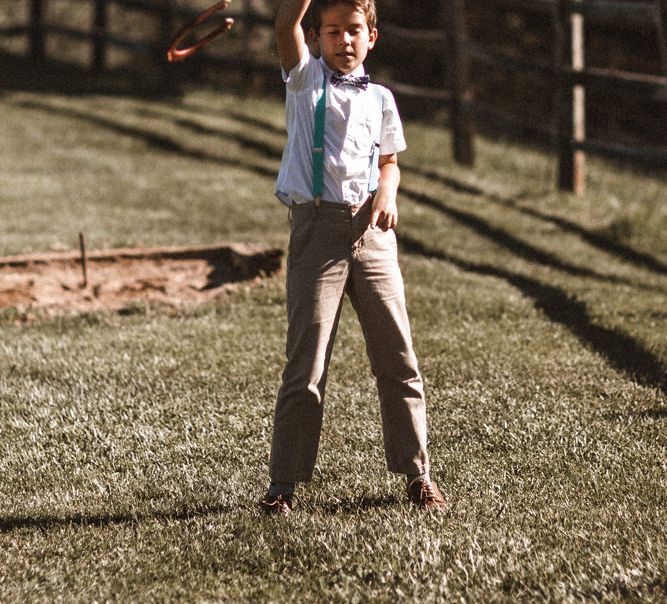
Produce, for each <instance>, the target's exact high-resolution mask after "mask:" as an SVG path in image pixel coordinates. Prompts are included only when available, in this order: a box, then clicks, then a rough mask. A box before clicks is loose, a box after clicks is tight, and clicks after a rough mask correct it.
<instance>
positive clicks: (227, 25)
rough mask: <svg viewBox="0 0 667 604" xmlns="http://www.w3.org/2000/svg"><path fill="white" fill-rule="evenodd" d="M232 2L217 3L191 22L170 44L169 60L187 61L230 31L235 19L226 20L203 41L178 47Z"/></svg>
mask: <svg viewBox="0 0 667 604" xmlns="http://www.w3.org/2000/svg"><path fill="white" fill-rule="evenodd" d="M230 2H231V0H222V2H216V3H215V4H214V5H213V6H211V7H210V8H207V9H206V10H205V11H204V12H203V13H201V14H200V15H199V16H198V17H197V18H196V19H195V20H194V21H192V22H190V23H189V24H188V25H186V26H185V27H184V28H183V29H181V30H180V31H179V32H178V33H177V34H176V35H175V36H174V39H173V40H172V41H171V43H170V44H169V49H168V50H167V60H168V61H169V62H170V63H175V62H176V61H182V60H183V59H187V58H188V57H191V56H192V55H193V54H195V53H196V52H197V51H198V50H199V49H200V48H203V47H204V46H206V45H207V44H208V43H209V42H211V41H212V40H213V39H214V38H217V37H218V36H219V35H220V34H221V33H223V32H226V31H229V30H230V29H231V27H232V25H233V24H234V19H231V18H228V19H225V22H224V23H223V24H222V25H220V26H219V27H216V28H215V29H214V30H213V31H212V32H210V33H209V34H207V35H206V36H204V37H203V38H202V39H201V40H199V41H198V42H196V43H195V44H193V45H192V46H188V47H187V48H180V49H179V48H178V45H179V44H180V43H181V42H182V41H183V39H184V38H185V37H186V36H187V35H188V34H189V33H190V32H191V31H192V30H193V29H194V28H195V27H197V26H198V25H201V24H202V23H204V22H205V21H207V20H208V19H209V17H211V16H212V15H214V14H215V13H217V12H220V11H223V10H225V9H226V8H227V7H228V6H229V3H230Z"/></svg>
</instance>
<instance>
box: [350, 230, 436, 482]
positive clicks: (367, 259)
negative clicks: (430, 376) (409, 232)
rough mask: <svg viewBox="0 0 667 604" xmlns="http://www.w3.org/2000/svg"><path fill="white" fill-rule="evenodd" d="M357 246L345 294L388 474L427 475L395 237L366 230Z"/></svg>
mask: <svg viewBox="0 0 667 604" xmlns="http://www.w3.org/2000/svg"><path fill="white" fill-rule="evenodd" d="M360 220H361V221H362V222H361V223H360V224H361V226H362V227H363V217H360ZM360 243H361V244H360V245H359V248H358V251H357V253H356V254H355V257H354V258H353V261H352V268H351V275H350V280H349V284H348V294H349V296H350V300H351V301H352V304H353V306H354V308H355V310H356V312H357V315H358V317H359V321H360V323H361V327H362V330H363V333H364V337H365V340H366V349H367V351H368V357H369V359H370V362H371V368H372V370H373V374H374V375H375V377H376V379H377V386H378V393H379V396H380V405H381V414H382V428H383V435H384V445H385V455H386V458H387V465H388V468H389V470H390V471H392V472H398V473H402V474H406V475H413V476H414V475H427V474H428V454H427V450H426V404H425V400H424V387H423V383H422V379H421V375H420V373H419V369H418V366H417V359H416V357H415V353H414V351H413V348H412V337H411V334H410V324H409V321H408V314H407V310H406V305H405V294H404V288H403V278H402V276H401V272H400V269H399V266H398V258H397V249H396V235H395V233H394V231H393V230H389V231H387V232H383V231H381V230H380V229H367V230H366V231H365V233H364V235H363V236H362V238H361V240H360Z"/></svg>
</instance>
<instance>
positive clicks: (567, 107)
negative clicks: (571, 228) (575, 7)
mask: <svg viewBox="0 0 667 604" xmlns="http://www.w3.org/2000/svg"><path fill="white" fill-rule="evenodd" d="M557 46H558V48H557V55H558V61H557V63H558V92H557V99H556V107H557V108H558V114H559V115H558V188H559V189H561V190H564V191H571V192H573V193H576V194H577V195H581V194H583V192H584V188H585V177H586V168H585V155H584V152H583V151H580V150H575V148H574V142H575V141H577V142H581V141H583V140H584V139H585V138H586V112H585V90H584V87H583V86H582V85H581V84H577V85H573V83H572V77H571V75H570V72H571V71H574V72H579V71H583V70H584V19H583V16H582V15H581V14H576V13H573V12H572V10H571V9H570V2H569V0H559V3H558V40H557Z"/></svg>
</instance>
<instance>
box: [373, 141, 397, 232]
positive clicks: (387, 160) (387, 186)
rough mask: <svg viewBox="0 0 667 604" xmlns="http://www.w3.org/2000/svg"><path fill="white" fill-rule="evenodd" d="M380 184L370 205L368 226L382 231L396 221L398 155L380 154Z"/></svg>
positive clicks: (386, 229)
mask: <svg viewBox="0 0 667 604" xmlns="http://www.w3.org/2000/svg"><path fill="white" fill-rule="evenodd" d="M379 167H380V183H379V184H380V186H379V187H378V190H377V193H375V197H374V198H373V206H372V207H371V222H370V227H371V228H372V229H375V228H377V227H379V228H381V229H382V230H383V231H388V230H389V229H393V228H394V227H395V226H396V223H397V222H398V206H397V205H396V194H397V191H398V183H399V182H400V180H401V171H400V170H399V169H398V155H397V154H396V153H392V154H390V155H380V161H379Z"/></svg>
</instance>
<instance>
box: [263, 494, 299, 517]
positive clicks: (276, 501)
mask: <svg viewBox="0 0 667 604" xmlns="http://www.w3.org/2000/svg"><path fill="white" fill-rule="evenodd" d="M259 507H260V509H261V510H262V511H263V512H266V513H267V514H271V515H278V516H287V515H288V514H289V513H290V512H291V511H292V496H291V495H267V496H266V497H264V499H262V500H261V501H260V502H259Z"/></svg>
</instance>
